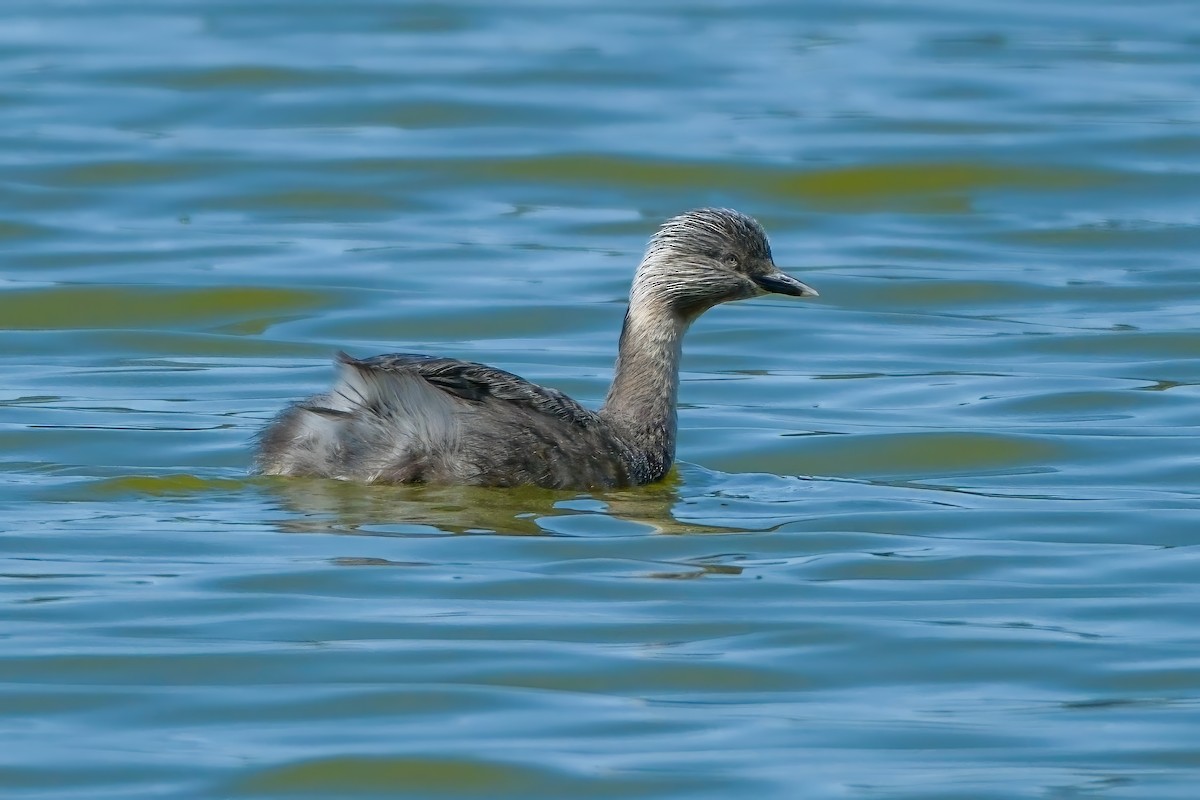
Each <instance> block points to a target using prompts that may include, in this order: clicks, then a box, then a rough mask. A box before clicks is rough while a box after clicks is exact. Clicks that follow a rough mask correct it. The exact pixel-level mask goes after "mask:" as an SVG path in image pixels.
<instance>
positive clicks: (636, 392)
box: [600, 291, 690, 478]
mask: <svg viewBox="0 0 1200 800" xmlns="http://www.w3.org/2000/svg"><path fill="white" fill-rule="evenodd" d="M689 324H690V320H685V319H683V318H682V317H681V316H680V315H679V314H677V313H675V312H673V311H671V310H670V309H668V308H667V307H666V305H665V304H664V303H663V302H661V301H656V300H653V299H647V298H646V297H645V296H644V295H643V294H642V293H639V292H636V291H635V292H634V293H633V294H632V295H631V297H630V303H629V310H628V311H626V312H625V324H624V326H623V327H622V328H621V344H620V348H619V350H618V353H617V363H616V367H615V368H614V374H613V382H612V387H611V388H610V389H609V390H608V397H607V398H606V399H605V401H604V408H603V409H601V412H600V413H601V415H603V416H604V417H605V418H606V419H607V420H609V421H610V422H611V423H612V424H613V426H614V427H615V428H616V429H617V431H618V432H619V433H620V434H621V435H622V438H623V439H625V441H626V443H627V444H629V445H630V446H631V447H633V448H634V449H635V450H637V451H638V452H639V453H640V454H642V455H644V456H645V457H646V461H647V466H648V469H649V471H650V472H651V473H654V477H655V478H658V477H661V476H662V475H663V474H665V473H666V471H667V470H668V469H669V468H670V466H671V463H672V461H674V459H675V432H676V411H675V407H676V401H677V399H678V396H679V359H680V355H681V353H682V342H683V335H684V333H685V332H686V331H687V329H688V325H689Z"/></svg>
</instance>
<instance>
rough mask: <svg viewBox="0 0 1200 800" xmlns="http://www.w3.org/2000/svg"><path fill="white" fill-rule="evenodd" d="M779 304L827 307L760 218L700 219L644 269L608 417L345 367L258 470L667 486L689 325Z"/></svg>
mask: <svg viewBox="0 0 1200 800" xmlns="http://www.w3.org/2000/svg"><path fill="white" fill-rule="evenodd" d="M768 292H776V293H780V294H790V295H794V296H800V297H811V296H815V295H816V292H815V291H814V290H813V289H811V288H809V287H808V286H806V285H804V284H803V283H801V282H800V281H798V280H796V279H795V278H792V277H791V276H789V275H786V274H784V273H783V272H780V271H779V269H778V268H777V267H776V266H775V264H774V262H773V261H772V258H771V250H770V246H769V244H768V243H767V239H766V235H765V234H764V233H763V231H762V228H761V227H760V226H759V225H758V223H757V222H755V221H754V220H753V219H751V218H750V217H747V216H745V215H743V214H740V213H738V212H736V211H730V210H728V209H700V210H697V211H691V212H688V213H687V214H683V215H681V216H678V217H675V218H673V219H671V220H669V221H667V222H666V223H665V224H664V225H663V226H662V228H660V229H659V231H658V233H656V234H655V236H654V237H653V238H652V239H651V241H650V246H649V248H648V249H647V251H646V255H645V257H644V258H643V259H642V263H641V265H640V266H639V267H638V271H637V274H636V275H635V277H634V282H633V288H632V289H631V291H630V297H629V310H628V311H627V312H626V315H625V324H624V327H623V328H622V331H621V341H620V347H619V350H618V355H617V363H616V368H615V372H614V376H613V383H612V387H611V388H610V390H609V393H608V397H607V398H606V400H605V402H604V406H603V407H602V408H601V409H600V410H599V411H591V410H589V409H587V408H584V407H583V406H581V405H580V404H579V403H577V402H575V401H574V400H572V399H571V398H569V397H567V396H566V395H564V394H563V393H562V392H559V391H557V390H555V389H548V388H545V387H542V386H538V385H537V384H534V383H530V382H529V381H526V380H524V379H522V378H519V377H517V376H516V375H513V374H511V373H509V372H505V371H503V370H500V369H496V368H494V367H488V366H485V365H483V364H475V363H471V362H466V361H458V360H456V359H450V358H437V357H432V356H422V355H410V354H391V355H383V356H375V357H374V358H365V359H357V358H353V357H351V356H348V355H345V354H340V355H339V357H338V362H339V367H340V370H341V374H340V376H339V380H338V382H337V383H336V384H335V386H334V387H333V389H332V390H331V391H330V392H329V393H328V394H323V395H318V396H316V397H312V398H309V399H308V400H305V401H302V402H300V403H296V404H295V405H293V406H291V407H289V408H288V409H286V410H285V411H284V412H283V413H281V414H280V415H279V416H278V417H276V418H275V420H274V421H273V422H271V424H270V425H268V427H267V428H266V429H265V430H264V431H263V433H262V435H261V437H260V444H259V453H258V459H257V460H258V468H259V470H260V471H261V472H263V473H265V474H269V475H296V476H313V477H329V478H340V479H344V480H353V481H362V482H366V483H413V482H428V483H449V484H471V485H483V486H519V485H535V486H543V487H547V488H558V489H570V488H578V489H590V488H615V487H622V486H631V485H638V484H643V483H650V482H652V481H656V480H659V479H661V478H662V477H663V476H665V475H666V474H667V471H668V470H669V469H670V468H671V464H672V462H673V461H674V459H675V433H676V411H675V409H676V400H677V395H678V387H679V359H680V354H681V343H682V339H683V335H684V333H685V332H686V331H687V328H688V326H690V325H691V323H692V322H693V321H694V320H695V319H696V318H697V317H698V316H699V315H700V314H701V313H703V312H704V311H705V310H707V309H709V308H711V307H712V306H714V305H717V304H718V303H722V302H726V301H729V300H739V299H743V298H747V297H754V296H756V295H761V294H766V293H768Z"/></svg>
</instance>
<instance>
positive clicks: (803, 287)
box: [751, 270, 820, 297]
mask: <svg viewBox="0 0 1200 800" xmlns="http://www.w3.org/2000/svg"><path fill="white" fill-rule="evenodd" d="M751 280H753V281H754V282H755V283H757V284H758V285H759V287H760V288H761V289H762V290H763V291H766V292H774V293H775V294H790V295H792V296H793V297H820V295H819V294H818V293H817V290H816V289H814V288H812V287H811V286H809V285H808V284H807V283H801V282H800V281H798V280H796V279H795V278H793V277H792V276H791V275H788V274H787V273H786V272H780V271H779V270H775V271H774V272H768V273H767V274H766V275H755V276H754V277H753V278H751Z"/></svg>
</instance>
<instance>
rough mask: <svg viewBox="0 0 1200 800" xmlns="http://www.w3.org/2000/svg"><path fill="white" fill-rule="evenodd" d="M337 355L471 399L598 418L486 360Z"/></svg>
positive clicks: (578, 419)
mask: <svg viewBox="0 0 1200 800" xmlns="http://www.w3.org/2000/svg"><path fill="white" fill-rule="evenodd" d="M337 359H338V362H339V363H341V364H345V365H347V366H349V367H353V368H354V369H355V370H357V371H358V372H360V373H363V374H367V375H371V377H373V378H375V379H376V380H378V379H379V378H381V377H382V376H384V375H395V376H396V377H397V378H400V377H409V376H419V377H420V378H422V379H423V380H424V381H425V382H426V383H427V384H429V385H430V386H432V387H434V388H436V389H440V390H441V391H443V392H445V393H447V394H449V395H453V396H455V397H458V398H460V399H462V400H467V401H469V402H474V403H482V402H486V401H487V400H488V399H489V398H490V399H494V400H500V401H503V402H506V403H513V404H515V405H518V406H523V407H525V408H527V409H529V410H531V411H535V412H538V413H541V414H546V415H548V416H552V417H557V418H558V419H560V420H562V421H563V422H567V423H570V424H572V425H579V426H582V427H589V426H591V425H592V424H593V423H594V422H595V421H596V419H597V417H596V413H595V412H594V411H590V410H588V409H587V408H584V407H583V406H581V405H580V404H579V403H577V402H575V401H574V400H572V399H571V398H570V397H567V396H566V395H565V394H563V393H562V392H560V391H558V390H557V389H548V388H546V387H544V386H538V385H537V384H536V383H530V382H529V381H527V380H525V379H524V378H521V377H519V376H517V375H514V374H512V373H511V372H505V371H504V370H502V369H496V368H495V367H489V366H487V365H486V364H477V363H475V362H472V361H460V360H458V359H456V358H441V357H438V356H426V355H418V354H414V353H388V354H386V355H380V356H372V357H370V358H355V357H353V356H350V355H347V354H346V353H338V356H337Z"/></svg>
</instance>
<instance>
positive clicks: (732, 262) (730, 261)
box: [721, 253, 738, 268]
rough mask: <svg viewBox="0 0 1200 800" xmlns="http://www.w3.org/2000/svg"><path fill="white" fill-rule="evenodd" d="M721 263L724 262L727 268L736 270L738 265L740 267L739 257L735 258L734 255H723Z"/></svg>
mask: <svg viewBox="0 0 1200 800" xmlns="http://www.w3.org/2000/svg"><path fill="white" fill-rule="evenodd" d="M721 261H722V262H723V263H724V264H725V266H727V267H734V268H736V267H737V265H738V257H737V256H735V255H734V254H733V253H726V254H725V255H723V256H722V257H721Z"/></svg>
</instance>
